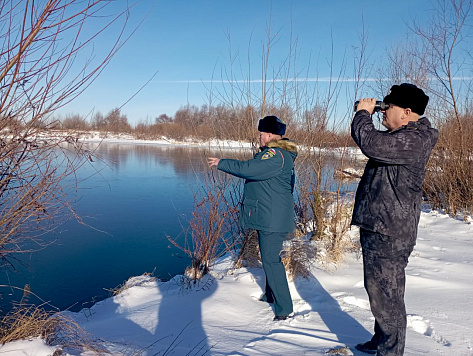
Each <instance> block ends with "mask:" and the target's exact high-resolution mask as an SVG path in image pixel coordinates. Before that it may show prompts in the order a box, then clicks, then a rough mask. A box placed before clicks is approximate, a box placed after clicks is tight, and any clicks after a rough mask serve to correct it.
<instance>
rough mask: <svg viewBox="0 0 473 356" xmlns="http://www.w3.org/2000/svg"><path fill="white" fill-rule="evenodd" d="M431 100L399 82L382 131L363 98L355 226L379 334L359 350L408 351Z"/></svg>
mask: <svg viewBox="0 0 473 356" xmlns="http://www.w3.org/2000/svg"><path fill="white" fill-rule="evenodd" d="M428 100H429V97H428V96H427V95H425V94H424V92H423V91H422V90H421V89H419V88H418V87H416V86H415V85H412V84H407V83H404V84H401V85H394V86H392V87H391V90H390V91H389V93H388V95H387V96H386V97H385V98H384V100H383V101H384V103H385V104H388V105H389V107H388V108H387V109H385V110H382V113H383V125H384V126H385V127H386V128H387V131H378V130H376V129H375V127H374V125H373V122H372V119H371V115H372V113H373V111H374V107H375V103H376V100H375V99H362V100H360V103H359V104H358V107H357V111H356V114H355V117H354V119H353V122H352V126H351V135H352V137H353V139H354V140H355V142H356V144H357V145H358V146H359V147H360V149H361V151H362V152H363V153H364V154H365V156H367V157H368V158H369V160H368V163H367V164H366V167H365V171H364V173H363V176H362V178H361V181H360V183H359V185H358V189H357V191H356V197H355V206H354V210H353V217H352V224H353V225H358V226H359V227H360V241H361V247H362V252H363V269H364V282H365V289H366V291H367V293H368V297H369V301H370V307H371V311H372V313H373V315H374V318H375V325H374V332H375V333H374V335H373V337H372V339H371V340H370V341H368V342H365V343H364V344H358V345H357V346H356V348H357V349H358V350H360V351H363V352H366V353H372V354H375V353H376V354H377V355H381V356H385V355H396V356H398V355H403V353H404V345H405V336H406V324H407V321H406V308H405V305H404V290H405V268H406V266H407V262H408V258H409V256H410V254H411V252H412V250H413V249H414V245H415V243H416V237H417V225H418V224H419V218H420V212H421V199H422V184H423V182H424V178H425V167H426V165H427V162H428V160H429V156H430V153H431V151H432V149H433V147H434V146H435V143H436V142H437V138H438V131H437V130H436V129H434V128H432V127H431V125H430V122H429V120H427V118H425V117H422V118H419V115H423V113H424V110H425V107H426V106H427V102H428Z"/></svg>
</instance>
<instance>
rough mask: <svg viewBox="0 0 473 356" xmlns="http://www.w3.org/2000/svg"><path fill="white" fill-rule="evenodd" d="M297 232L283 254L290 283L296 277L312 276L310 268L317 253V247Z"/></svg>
mask: <svg viewBox="0 0 473 356" xmlns="http://www.w3.org/2000/svg"><path fill="white" fill-rule="evenodd" d="M297 231H298V230H297ZM297 231H296V234H295V236H294V238H293V239H292V240H289V241H288V243H287V245H288V246H287V247H286V248H285V249H284V250H283V251H282V252H281V257H282V262H283V264H284V267H285V268H286V271H287V274H288V276H289V280H290V281H293V280H294V279H295V278H296V277H303V278H308V277H309V276H310V267H311V266H312V261H314V258H315V256H316V252H317V251H316V247H315V245H314V244H312V243H311V242H310V241H307V240H304V239H303V237H304V236H302V234H301V233H298V232H297Z"/></svg>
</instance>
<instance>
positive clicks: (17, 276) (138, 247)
mask: <svg viewBox="0 0 473 356" xmlns="http://www.w3.org/2000/svg"><path fill="white" fill-rule="evenodd" d="M87 148H88V149H90V150H91V151H93V152H94V155H95V157H96V158H94V161H93V162H89V163H87V164H86V165H84V166H83V167H82V168H81V169H80V170H79V171H78V172H77V179H78V182H79V183H78V186H77V189H75V190H74V192H72V193H73V194H72V195H71V199H72V200H73V204H72V205H73V208H74V209H75V210H76V212H77V213H78V215H79V216H81V217H82V220H83V222H84V224H79V223H78V222H77V221H75V220H70V221H67V222H66V223H63V224H61V225H60V226H59V227H58V228H57V229H55V230H54V231H53V232H51V233H50V234H48V235H47V236H44V239H45V240H46V241H49V242H52V244H50V245H49V246H47V247H46V248H43V249H41V250H39V251H36V252H33V253H28V254H23V255H19V256H17V257H18V258H19V262H20V263H18V264H17V265H16V267H17V271H16V272H12V271H11V270H5V269H2V270H1V271H0V284H2V285H9V284H11V285H13V286H17V287H20V288H22V287H24V286H25V284H28V285H29V286H30V287H31V290H32V291H33V292H34V293H36V294H37V295H38V296H40V297H41V298H42V299H43V300H45V301H48V302H49V303H51V304H52V305H54V306H56V307H58V308H60V309H66V308H71V309H72V310H80V309H82V308H83V307H84V306H90V305H91V303H92V302H94V301H97V300H101V299H103V298H106V297H107V296H109V292H108V291H107V290H106V289H111V288H114V287H116V286H118V285H120V284H122V283H123V282H124V281H125V280H127V279H128V278H129V277H130V276H136V275H141V274H142V273H144V272H153V271H154V273H155V275H156V276H157V277H159V278H161V279H169V278H171V277H173V276H175V275H176V274H181V273H182V272H183V271H184V269H185V267H186V266H188V265H189V260H188V258H187V256H184V255H183V253H182V252H181V251H180V250H178V249H177V248H175V247H173V246H172V245H171V244H170V243H169V240H168V236H170V237H173V238H176V237H177V236H179V235H180V234H183V231H184V230H185V229H186V228H187V226H188V223H187V222H188V220H189V219H190V214H191V212H192V208H193V197H194V193H195V192H197V191H198V190H199V189H200V188H201V187H202V186H204V182H203V173H204V172H207V171H208V168H207V164H206V157H208V156H219V157H227V158H238V159H248V158H250V157H252V152H251V150H245V151H244V152H240V153H238V151H235V150H230V151H224V152H221V151H220V152H219V151H210V150H209V149H201V148H196V147H170V146H159V145H146V144H133V143H130V144H123V143H117V144H112V143H102V144H100V145H98V144H95V143H89V144H87ZM328 160H329V161H330V159H328ZM327 167H330V164H328V165H327ZM298 169H300V170H301V172H303V171H304V169H306V168H304V166H302V165H300V166H299V168H298ZM324 169H325V172H326V173H325V174H326V175H327V177H329V176H330V174H333V168H324ZM330 170H332V171H331V173H330ZM327 179H328V178H327ZM69 183H70V182H69ZM69 183H68V184H69ZM0 293H2V294H3V299H2V300H0V310H5V309H8V306H9V302H10V301H11V300H12V299H13V300H17V301H18V300H20V299H21V295H22V293H21V292H20V291H15V290H13V289H6V288H3V289H1V290H0ZM33 299H34V298H33V297H32V298H30V302H38V301H37V300H33Z"/></svg>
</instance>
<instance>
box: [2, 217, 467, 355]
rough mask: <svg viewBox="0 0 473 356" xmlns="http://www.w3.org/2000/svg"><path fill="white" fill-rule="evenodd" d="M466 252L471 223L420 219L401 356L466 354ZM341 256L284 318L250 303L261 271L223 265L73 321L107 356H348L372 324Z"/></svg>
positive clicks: (38, 351) (131, 294)
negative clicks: (335, 353)
mask: <svg viewBox="0 0 473 356" xmlns="http://www.w3.org/2000/svg"><path fill="white" fill-rule="evenodd" d="M470 222H471V220H470ZM354 233H356V231H354ZM472 252H473V225H472V224H470V223H466V222H463V221H461V220H457V219H452V218H450V217H448V216H446V215H443V214H440V213H436V212H423V213H422V216H421V220H420V225H419V235H418V240H417V246H416V248H415V250H414V252H413V254H412V256H411V258H410V262H409V265H408V268H407V290H406V303H407V312H408V332H407V346H406V352H405V355H411V356H414V355H446V356H450V355H455V356H464V355H465V356H466V355H473V323H472V317H473V311H472V310H473V253H472ZM347 257H348V258H347V260H346V262H345V263H344V264H343V265H342V266H340V267H339V268H338V269H330V270H326V269H322V268H318V267H314V268H313V269H312V275H311V277H310V278H309V279H302V278H298V279H296V280H295V281H294V282H291V283H290V289H291V293H292V297H293V300H294V307H295V316H294V318H292V319H290V320H286V321H281V322H274V321H273V320H272V318H273V312H272V310H271V307H270V306H269V305H268V304H265V303H263V302H259V301H257V297H259V295H260V294H261V292H262V288H263V286H264V274H263V271H262V269H261V268H248V269H247V268H240V269H237V270H231V269H230V264H229V261H228V260H223V261H222V262H221V263H220V264H218V265H217V266H216V267H215V268H214V270H213V272H212V278H210V279H208V280H206V281H205V282H202V283H201V284H200V285H199V286H197V287H193V288H187V286H185V285H183V284H182V283H181V282H180V281H181V278H180V277H176V278H174V279H173V280H171V281H169V282H159V281H149V280H147V279H146V278H145V277H137V279H135V280H134V282H135V283H136V284H137V285H135V286H133V287H131V288H129V289H127V290H126V291H124V292H122V293H121V294H119V295H118V296H115V297H113V298H109V299H107V300H104V301H101V302H99V303H97V304H96V305H95V306H93V307H92V308H91V309H87V310H83V311H81V312H79V313H77V314H73V316H74V318H75V319H76V320H77V321H78V322H79V323H80V325H81V326H82V327H83V328H84V329H86V330H87V331H89V332H90V333H92V334H93V335H94V337H96V338H98V339H102V340H104V342H105V345H106V346H107V348H108V350H109V351H110V352H111V353H112V354H114V355H146V356H149V355H164V354H166V355H178V356H181V355H204V354H205V355H324V354H325V352H326V351H328V350H330V349H332V348H337V347H342V346H348V347H349V348H350V349H345V351H346V352H345V354H348V355H351V354H352V353H353V354H354V355H363V354H362V353H360V352H359V351H356V350H354V349H353V346H354V345H355V344H356V343H358V342H361V341H366V340H368V339H369V337H370V335H371V334H370V332H371V330H372V326H373V318H372V315H371V312H370V311H369V306H368V301H367V296H366V293H365V291H364V288H363V282H362V265H361V260H359V259H358V258H357V256H356V255H355V254H354V255H351V256H347ZM55 349H56V347H50V346H45V345H44V344H43V342H42V341H41V340H39V339H35V340H28V341H18V342H14V343H10V344H7V345H4V346H1V347H0V354H2V355H35V356H46V355H52V353H53V352H54V350H55ZM166 350H167V351H166ZM64 351H65V353H64V354H70V355H83V356H85V355H92V354H91V353H85V352H83V353H80V352H79V351H75V350H67V349H66V350H64ZM66 352H67V353H66Z"/></svg>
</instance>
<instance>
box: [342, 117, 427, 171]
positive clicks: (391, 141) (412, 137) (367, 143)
mask: <svg viewBox="0 0 473 356" xmlns="http://www.w3.org/2000/svg"><path fill="white" fill-rule="evenodd" d="M415 131H416V128H404V129H401V130H395V131H392V132H389V131H379V130H376V128H375V127H374V125H373V121H372V119H371V115H370V114H369V112H368V111H366V110H360V111H358V112H357V113H356V115H355V117H354V119H353V122H352V125H351V136H352V137H353V139H354V140H355V142H356V144H357V145H358V147H360V149H361V152H363V154H364V155H365V156H367V157H368V158H370V159H373V160H375V161H377V162H380V163H386V164H408V163H412V162H414V161H416V160H417V159H418V157H417V156H418V154H419V153H420V148H421V147H422V142H421V138H420V136H419V135H417V133H416V132H415Z"/></svg>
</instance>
